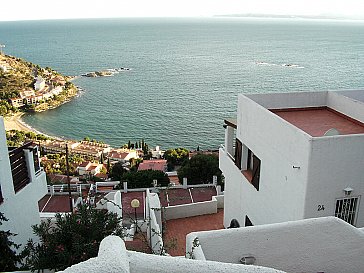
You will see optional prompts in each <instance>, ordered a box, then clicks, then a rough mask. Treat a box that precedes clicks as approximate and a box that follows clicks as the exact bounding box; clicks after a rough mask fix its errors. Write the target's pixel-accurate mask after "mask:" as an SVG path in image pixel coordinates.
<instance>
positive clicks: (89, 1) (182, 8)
mask: <svg viewBox="0 0 364 273" xmlns="http://www.w3.org/2000/svg"><path fill="white" fill-rule="evenodd" d="M0 9H1V12H0V21H15V20H41V19H68V18H113V17H210V16H214V15H222V14H223V15H225V14H244V13H262V14H285V15H286V14H288V15H289V14H293V15H322V14H331V15H345V16H360V17H364V1H363V0H102V1H100V0H98V1H96V0H62V1H57V0H10V1H7V0H3V1H1V4H0Z"/></svg>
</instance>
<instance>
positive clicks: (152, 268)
mask: <svg viewBox="0 0 364 273" xmlns="http://www.w3.org/2000/svg"><path fill="white" fill-rule="evenodd" d="M61 272H64V273H76V272H77V273H109V272H120V273H129V272H130V273H139V272H149V273H170V272H174V273H185V272H191V273H211V272H216V273H233V272H234V273H236V272H241V273H253V272H254V273H283V271H279V270H275V269H271V268H265V267H259V266H245V265H238V264H228V263H219V262H211V261H199V260H190V259H185V258H174V257H168V256H159V255H152V254H145V253H139V252H133V251H127V250H126V248H125V244H124V242H123V240H121V238H119V237H117V236H108V237H106V238H105V239H104V240H102V242H101V244H100V249H99V253H98V256H97V257H96V258H91V259H89V260H87V261H85V262H82V263H79V264H76V265H73V266H71V267H69V268H67V269H66V270H64V271H61Z"/></svg>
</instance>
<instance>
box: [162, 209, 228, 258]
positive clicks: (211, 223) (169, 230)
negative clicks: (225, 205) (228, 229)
mask: <svg viewBox="0 0 364 273" xmlns="http://www.w3.org/2000/svg"><path fill="white" fill-rule="evenodd" d="M223 221H224V210H223V209H219V210H218V212H217V213H215V214H208V215H200V216H194V217H188V218H182V219H174V220H168V221H167V223H166V225H165V233H164V244H165V246H166V248H167V252H168V253H169V254H170V255H171V256H185V251H186V235H187V234H189V233H191V232H194V231H205V230H216V229H224V224H223ZM173 246H174V247H173Z"/></svg>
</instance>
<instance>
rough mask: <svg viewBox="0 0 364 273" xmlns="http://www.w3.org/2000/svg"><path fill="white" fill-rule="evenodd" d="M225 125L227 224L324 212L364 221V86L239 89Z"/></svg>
mask: <svg viewBox="0 0 364 273" xmlns="http://www.w3.org/2000/svg"><path fill="white" fill-rule="evenodd" d="M225 127H226V129H225V130H226V131H225V132H226V134H225V146H224V147H223V148H221V149H220V169H221V170H222V172H223V173H224V175H225V204H224V205H225V206H224V225H225V227H227V226H229V223H230V221H231V220H232V219H237V220H238V221H239V223H240V226H250V225H262V224H270V223H277V222H286V221H294V220H301V219H307V218H314V217H323V216H337V217H339V218H341V219H343V220H345V221H346V222H348V223H350V224H352V225H354V226H357V227H363V226H364V202H363V200H360V199H361V197H362V195H363V193H364V173H363V170H364V91H343V92H300V93H278V94H277V93H275V94H252V95H239V97H238V111H237V120H236V121H234V120H225ZM234 131H236V139H234ZM234 144H235V145H234ZM234 146H235V147H234Z"/></svg>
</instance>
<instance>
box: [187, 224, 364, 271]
mask: <svg viewBox="0 0 364 273" xmlns="http://www.w3.org/2000/svg"><path fill="white" fill-rule="evenodd" d="M196 237H197V238H198V239H199V242H200V244H201V247H202V250H203V253H204V256H205V258H206V259H207V260H214V261H220V262H229V263H239V260H240V258H241V257H243V256H253V257H255V259H256V262H255V264H256V265H262V266H267V267H272V268H277V269H280V270H284V271H287V272H307V273H310V272H312V273H317V272H330V273H342V272H362V271H363V268H364V260H363V258H362V255H363V253H364V233H363V231H361V230H360V229H357V228H355V227H353V226H351V225H349V224H347V223H346V222H344V221H342V220H340V219H338V218H335V217H324V218H315V219H306V220H301V221H295V222H287V223H278V224H270V225H261V226H255V227H244V228H236V229H227V230H216V231H204V232H194V233H190V234H189V235H187V241H193V240H194V239H195V238H196ZM187 245H188V244H187Z"/></svg>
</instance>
